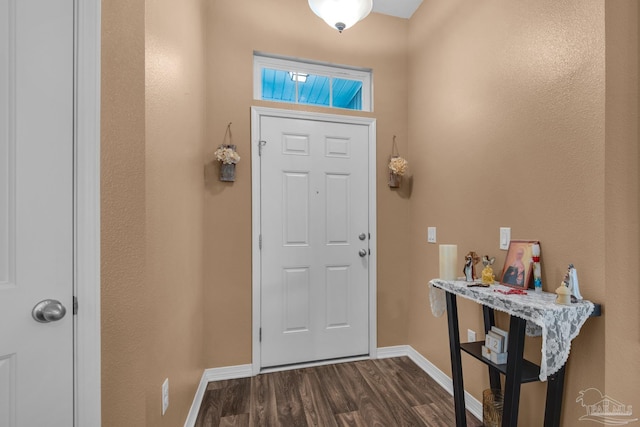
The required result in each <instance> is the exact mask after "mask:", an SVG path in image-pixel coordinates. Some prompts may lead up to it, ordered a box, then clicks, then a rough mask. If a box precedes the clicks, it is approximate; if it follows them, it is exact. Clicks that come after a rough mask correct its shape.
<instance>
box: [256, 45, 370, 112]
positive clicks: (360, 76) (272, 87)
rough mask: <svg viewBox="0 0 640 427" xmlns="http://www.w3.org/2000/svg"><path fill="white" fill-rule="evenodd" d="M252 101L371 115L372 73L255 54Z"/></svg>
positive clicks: (365, 70) (364, 70)
mask: <svg viewBox="0 0 640 427" xmlns="http://www.w3.org/2000/svg"><path fill="white" fill-rule="evenodd" d="M253 63H254V70H253V76H254V84H253V89H254V99H261V100H264V101H274V102H288V103H292V104H306V105H317V106H322V107H330V108H345V109H349V110H359V111H372V105H371V104H372V103H371V70H367V69H360V68H352V67H345V66H337V65H329V64H321V63H317V62H311V61H302V60H295V59H289V58H282V57H274V56H267V55H264V54H258V53H254V56H253Z"/></svg>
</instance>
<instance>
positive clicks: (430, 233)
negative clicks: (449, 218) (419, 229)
mask: <svg viewBox="0 0 640 427" xmlns="http://www.w3.org/2000/svg"><path fill="white" fill-rule="evenodd" d="M435 242H436V228H435V227H427V243H435Z"/></svg>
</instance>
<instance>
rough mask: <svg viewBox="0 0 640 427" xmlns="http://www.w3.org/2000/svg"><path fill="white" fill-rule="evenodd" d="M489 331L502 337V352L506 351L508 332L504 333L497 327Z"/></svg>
mask: <svg viewBox="0 0 640 427" xmlns="http://www.w3.org/2000/svg"><path fill="white" fill-rule="evenodd" d="M491 331H493V332H495V333H496V334H498V335H502V336H503V337H504V344H503V351H507V349H508V348H509V332H507V331H505V330H504V329H500V328H498V327H497V326H492V327H491Z"/></svg>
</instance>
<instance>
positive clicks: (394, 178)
mask: <svg viewBox="0 0 640 427" xmlns="http://www.w3.org/2000/svg"><path fill="white" fill-rule="evenodd" d="M401 181H402V176H401V175H398V174H397V173H393V172H392V171H389V188H398V187H400V182H401Z"/></svg>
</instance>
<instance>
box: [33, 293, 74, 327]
mask: <svg viewBox="0 0 640 427" xmlns="http://www.w3.org/2000/svg"><path fill="white" fill-rule="evenodd" d="M65 314H67V309H66V308H64V305H62V303H61V302H60V301H57V300H54V299H45V300H42V301H40V302H39V303H37V304H36V306H35V307H33V311H32V312H31V315H32V316H33V318H34V319H35V320H36V322H40V323H49V322H55V321H57V320H60V319H62V318H63V317H64V315H65Z"/></svg>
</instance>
